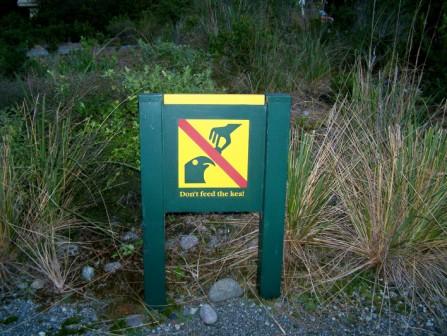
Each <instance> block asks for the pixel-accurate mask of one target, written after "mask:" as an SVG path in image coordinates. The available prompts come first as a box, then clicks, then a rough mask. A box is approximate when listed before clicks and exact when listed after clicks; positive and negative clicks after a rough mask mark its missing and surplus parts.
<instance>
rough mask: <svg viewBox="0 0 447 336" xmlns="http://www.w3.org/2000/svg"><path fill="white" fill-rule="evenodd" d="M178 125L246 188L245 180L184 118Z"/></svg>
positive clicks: (237, 182)
mask: <svg viewBox="0 0 447 336" xmlns="http://www.w3.org/2000/svg"><path fill="white" fill-rule="evenodd" d="M178 127H180V128H181V129H182V130H183V132H185V133H186V134H187V135H188V136H189V137H190V138H191V140H192V141H194V142H195V143H196V144H197V145H198V146H199V147H200V148H201V149H202V150H203V151H204V152H205V153H206V155H208V156H209V157H210V159H211V160H213V161H214V162H215V163H216V164H217V165H218V166H219V167H220V168H222V169H223V171H224V172H225V173H227V175H228V176H229V177H231V179H232V180H233V181H234V182H236V184H237V185H238V186H239V187H240V188H247V180H246V179H245V178H244V177H243V176H242V175H241V174H239V172H238V171H237V170H236V169H234V167H233V166H232V165H231V164H230V163H229V162H228V161H227V160H226V159H225V158H224V157H223V156H222V155H221V154H220V153H219V152H218V151H217V150H215V149H214V148H213V147H212V146H211V145H210V144H209V142H208V141H207V140H205V138H204V137H203V136H202V135H201V134H200V133H199V132H197V131H196V129H195V128H194V127H192V125H191V124H190V123H189V122H188V121H186V120H185V119H179V121H178Z"/></svg>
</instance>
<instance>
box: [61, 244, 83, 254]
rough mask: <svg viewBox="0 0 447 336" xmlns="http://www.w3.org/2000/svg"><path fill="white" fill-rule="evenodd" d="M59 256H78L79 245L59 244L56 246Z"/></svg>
mask: <svg viewBox="0 0 447 336" xmlns="http://www.w3.org/2000/svg"><path fill="white" fill-rule="evenodd" d="M58 252H59V254H62V255H65V256H69V257H75V256H77V255H78V254H79V245H78V244H75V243H61V244H59V246H58Z"/></svg>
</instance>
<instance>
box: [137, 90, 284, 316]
mask: <svg viewBox="0 0 447 336" xmlns="http://www.w3.org/2000/svg"><path fill="white" fill-rule="evenodd" d="M290 107H291V98H290V96H288V95H282V94H271V95H267V96H266V104H265V105H264V106H262V105H261V106H251V105H164V104H163V95H161V94H142V95H140V96H139V112H140V143H141V144H140V155H141V208H142V221H143V240H144V245H143V259H144V293H145V302H146V304H147V305H148V306H149V307H151V308H157V309H163V308H164V307H165V305H166V280H165V276H166V275H165V258H166V256H165V223H164V218H165V214H166V213H167V212H259V213H260V215H261V221H260V230H259V231H260V233H259V263H258V287H259V293H260V295H261V297H263V298H266V299H271V298H275V297H278V296H279V295H280V294H281V291H280V289H281V273H282V272H281V270H282V259H283V242H284V216H285V197H286V182H287V159H288V144H289V120H290ZM180 117H181V118H192V119H193V118H200V119H249V120H250V140H249V141H250V150H249V153H250V154H249V181H253V183H252V184H250V182H249V185H248V188H247V197H246V199H243V200H232V199H228V200H224V201H223V200H222V199H219V200H218V201H213V200H207V201H206V202H203V200H201V201H197V200H194V199H191V200H182V201H179V200H175V199H174V201H173V196H172V193H173V192H174V190H175V189H176V188H175V182H174V181H176V176H177V173H173V172H172V171H171V172H170V171H169V169H168V168H169V167H172V166H174V164H175V162H176V160H177V152H176V151H177V146H176V144H175V143H176V141H173V140H172V139H173V138H175V132H176V131H177V122H176V120H178V118H180ZM255 160H256V164H255V163H254V162H255ZM176 166H177V165H176V164H175V167H176ZM250 167H251V168H250Z"/></svg>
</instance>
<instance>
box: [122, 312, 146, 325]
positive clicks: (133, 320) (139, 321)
mask: <svg viewBox="0 0 447 336" xmlns="http://www.w3.org/2000/svg"><path fill="white" fill-rule="evenodd" d="M126 324H127V325H128V327H129V328H138V327H141V326H142V325H144V317H143V315H140V314H133V315H128V316H126Z"/></svg>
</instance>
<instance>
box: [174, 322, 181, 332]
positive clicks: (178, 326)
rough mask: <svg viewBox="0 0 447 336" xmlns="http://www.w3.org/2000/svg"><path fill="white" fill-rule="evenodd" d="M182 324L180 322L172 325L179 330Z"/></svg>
mask: <svg viewBox="0 0 447 336" xmlns="http://www.w3.org/2000/svg"><path fill="white" fill-rule="evenodd" d="M181 327H182V326H181V325H180V324H176V325H174V328H175V330H177V331H179V330H180V328H181Z"/></svg>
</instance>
